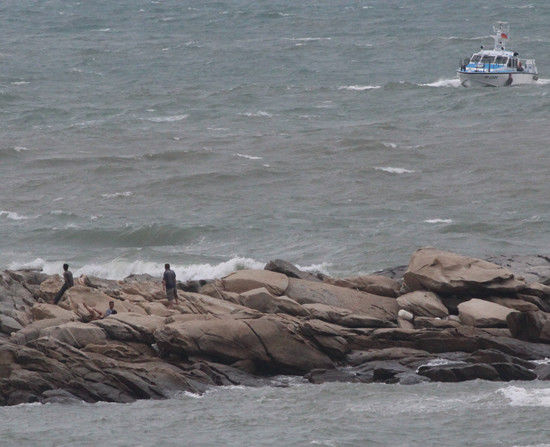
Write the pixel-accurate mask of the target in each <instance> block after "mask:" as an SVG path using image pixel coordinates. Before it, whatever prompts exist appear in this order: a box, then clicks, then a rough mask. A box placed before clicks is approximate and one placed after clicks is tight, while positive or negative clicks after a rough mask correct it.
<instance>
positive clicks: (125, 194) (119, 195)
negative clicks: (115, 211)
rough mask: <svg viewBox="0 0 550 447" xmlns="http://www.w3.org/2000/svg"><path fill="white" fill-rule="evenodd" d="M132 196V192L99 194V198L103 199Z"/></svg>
mask: <svg viewBox="0 0 550 447" xmlns="http://www.w3.org/2000/svg"><path fill="white" fill-rule="evenodd" d="M132 195H134V193H133V192H132V191H124V192H113V193H105V194H101V197H103V198H105V199H114V198H116V197H130V196H132Z"/></svg>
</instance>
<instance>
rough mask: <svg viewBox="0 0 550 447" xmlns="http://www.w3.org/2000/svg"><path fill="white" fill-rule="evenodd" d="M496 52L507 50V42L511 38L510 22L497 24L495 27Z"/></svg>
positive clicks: (493, 36)
mask: <svg viewBox="0 0 550 447" xmlns="http://www.w3.org/2000/svg"><path fill="white" fill-rule="evenodd" d="M493 33H494V34H493V35H492V36H491V37H492V38H493V39H494V40H495V50H498V49H502V50H504V49H506V41H507V40H508V39H509V38H510V24H509V23H508V22H497V23H495V24H494V25H493Z"/></svg>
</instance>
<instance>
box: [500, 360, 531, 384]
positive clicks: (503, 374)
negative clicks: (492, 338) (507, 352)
mask: <svg viewBox="0 0 550 447" xmlns="http://www.w3.org/2000/svg"><path fill="white" fill-rule="evenodd" d="M491 366H492V367H493V368H495V369H496V370H497V372H498V375H499V376H500V380H504V381H505V382H509V381H510V380H535V379H536V378H537V375H536V374H535V373H534V372H533V371H530V370H528V369H527V368H524V367H523V366H520V365H514V364H513V363H492V364H491Z"/></svg>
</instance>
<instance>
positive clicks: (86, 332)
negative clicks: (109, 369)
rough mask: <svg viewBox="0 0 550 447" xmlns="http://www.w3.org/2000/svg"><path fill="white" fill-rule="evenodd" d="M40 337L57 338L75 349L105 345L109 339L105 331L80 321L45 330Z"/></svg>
mask: <svg viewBox="0 0 550 447" xmlns="http://www.w3.org/2000/svg"><path fill="white" fill-rule="evenodd" d="M40 336H41V337H52V338H55V339H57V340H59V341H61V342H63V343H67V344H69V345H71V346H74V347H75V348H83V347H84V346H86V345H88V344H91V343H94V344H99V343H105V342H106V339H107V335H106V334H105V331H104V330H103V329H101V328H98V327H97V326H94V325H91V324H86V323H80V322H78V321H71V322H69V323H64V324H62V325H60V326H52V327H48V328H44V329H42V330H41V331H40Z"/></svg>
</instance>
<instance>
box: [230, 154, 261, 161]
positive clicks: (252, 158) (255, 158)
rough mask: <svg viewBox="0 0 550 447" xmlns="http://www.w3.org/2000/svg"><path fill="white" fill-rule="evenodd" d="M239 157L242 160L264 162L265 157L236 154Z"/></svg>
mask: <svg viewBox="0 0 550 447" xmlns="http://www.w3.org/2000/svg"><path fill="white" fill-rule="evenodd" d="M235 155H236V156H237V157H241V158H247V159H248V160H262V158H263V157H255V156H254V155H247V154H239V153H237V154H235Z"/></svg>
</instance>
